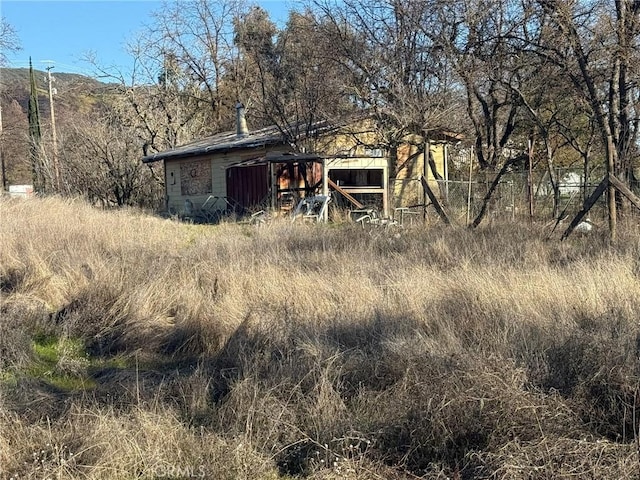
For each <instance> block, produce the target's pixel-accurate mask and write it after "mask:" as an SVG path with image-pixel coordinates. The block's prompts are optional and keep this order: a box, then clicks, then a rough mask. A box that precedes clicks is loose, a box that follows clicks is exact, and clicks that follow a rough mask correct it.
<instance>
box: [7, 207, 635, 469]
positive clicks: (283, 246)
mask: <svg viewBox="0 0 640 480" xmlns="http://www.w3.org/2000/svg"><path fill="white" fill-rule="evenodd" d="M0 211H2V222H0V244H1V245H2V249H0V312H1V315H2V317H1V322H2V324H1V325H0V354H2V356H1V357H0V378H4V379H5V380H3V381H2V385H3V387H2V388H1V389H0V391H1V392H2V397H1V398H2V400H3V403H4V406H3V407H1V408H0V472H7V473H6V474H5V476H6V477H7V478H11V476H16V478H45V477H46V476H49V477H51V478H96V479H97V478H132V477H134V476H138V477H139V478H154V475H155V476H156V477H161V476H163V475H164V474H166V475H164V476H165V477H173V478H181V475H182V477H184V476H187V474H188V473H189V472H188V469H189V468H191V469H194V468H195V469H198V468H202V469H203V471H205V472H206V477H207V478H269V477H270V476H271V477H273V478H276V477H278V476H287V475H302V476H307V477H309V478H314V479H332V478H354V479H355V478H415V477H416V476H421V477H423V478H496V479H498V478H499V479H507V478H523V479H524V478H576V476H577V477H578V478H604V479H607V478H611V479H613V478H616V479H617V478H636V477H637V475H638V472H639V471H640V463H639V462H638V451H637V449H636V448H635V444H634V438H635V432H636V431H637V429H638V419H637V418H638V414H640V410H638V409H637V408H636V403H637V397H638V385H639V382H640V376H639V373H640V372H639V370H638V367H639V364H638V355H639V348H640V347H638V345H639V343H638V342H639V341H638V338H640V336H639V334H640V328H639V325H638V322H637V319H638V315H639V313H640V281H639V279H638V271H639V270H638V258H640V240H639V237H638V235H637V233H638V232H637V231H636V230H633V229H632V228H629V229H628V230H627V231H625V232H623V241H622V242H621V243H620V245H619V246H618V247H616V248H613V249H610V248H607V247H605V244H606V241H605V239H604V236H602V237H600V236H598V234H596V235H593V236H591V237H588V238H587V237H576V238H573V239H571V241H570V242H566V243H562V244H561V243H558V242H556V241H551V242H546V241H545V235H546V234H547V233H548V232H546V231H543V229H542V227H540V226H530V227H522V226H516V225H510V224H506V225H497V226H492V227H490V228H486V229H482V230H480V231H473V232H470V231H467V230H466V229H461V228H441V227H438V226H432V227H429V228H427V229H425V228H416V229H407V230H399V231H393V232H376V233H374V234H370V233H369V232H365V231H362V230H360V229H357V228H354V227H352V226H350V225H338V226H315V225H291V224H290V223H287V222H275V223H272V224H268V225H266V226H264V227H260V228H256V227H252V226H248V225H235V224H222V225H218V226H215V227H211V226H193V225H185V224H180V223H176V222H174V221H170V220H161V219H157V218H153V217H150V216H148V215H145V214H143V213H140V212H135V211H118V212H100V211H96V210H94V209H92V208H90V207H89V206H87V205H85V204H83V203H81V202H73V201H63V200H60V199H44V200H32V201H9V200H1V199H0ZM42 334H47V335H53V336H55V337H61V338H72V339H79V340H81V341H82V342H83V343H84V345H85V346H86V350H87V352H88V353H89V354H90V355H91V364H90V366H87V365H86V364H85V363H83V364H82V368H80V369H75V370H74V369H72V368H71V367H73V366H74V365H76V366H77V365H78V362H77V360H76V359H74V358H73V355H71V354H67V356H66V357H64V359H58V363H59V364H61V365H62V364H63V365H64V366H65V368H66V370H68V371H71V370H73V372H72V373H74V372H75V374H76V375H80V374H82V372H84V374H85V375H90V376H91V380H92V384H91V385H92V387H91V388H89V389H86V390H81V391H80V390H77V389H71V390H67V391H62V390H60V389H54V388H53V387H52V386H51V385H50V383H48V382H47V381H46V378H45V379H41V378H32V377H33V376H31V377H30V375H29V373H28V372H29V368H28V367H29V365H30V364H31V363H32V362H33V361H34V351H33V347H32V343H31V339H32V338H35V336H37V335H42ZM62 360H64V362H63V363H61V362H62ZM78 372H80V373H78ZM69 452H73V453H74V455H73V456H70V453H69ZM34 455H35V456H34ZM180 468H184V469H186V470H185V471H184V472H181V471H180V470H179V469H180ZM200 472H201V471H200V470H196V471H195V472H193V473H195V474H199V473H200ZM2 474H4V473H0V475H2ZM0 478H3V477H0Z"/></svg>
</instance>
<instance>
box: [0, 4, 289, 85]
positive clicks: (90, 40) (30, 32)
mask: <svg viewBox="0 0 640 480" xmlns="http://www.w3.org/2000/svg"><path fill="white" fill-rule="evenodd" d="M212 1H216V0H212ZM255 3H258V4H259V5H261V6H262V7H263V8H265V9H266V10H267V11H269V13H270V15H271V17H272V19H273V20H276V21H282V20H284V19H286V12H287V11H288V10H289V9H291V8H293V5H295V3H296V2H295V0H257V1H256V2H255ZM161 7H162V2H161V1H157V0H66V1H60V0H0V15H1V16H2V17H3V18H4V19H5V21H7V22H8V23H9V24H10V25H11V26H12V27H13V28H14V29H15V30H16V31H17V34H18V38H19V40H20V44H21V46H22V50H21V51H19V52H17V53H16V54H11V55H8V59H9V65H8V66H10V67H27V66H28V62H29V57H31V58H32V61H33V67H34V68H36V69H39V70H43V69H44V68H45V67H46V66H47V65H51V63H47V61H52V62H53V65H54V67H55V71H58V72H69V73H83V74H87V75H91V73H92V71H93V70H92V67H91V66H90V65H89V64H87V63H86V62H84V61H82V58H83V56H84V55H85V54H86V53H87V52H89V51H92V52H94V53H95V54H96V57H97V58H98V60H99V61H100V64H101V65H104V66H118V67H120V69H121V70H123V71H126V70H127V67H128V66H129V65H130V64H131V59H130V57H129V56H128V55H127V53H126V51H125V45H126V43H127V42H128V41H129V40H132V39H133V38H135V36H136V34H137V33H139V32H141V31H143V29H144V28H145V25H149V24H150V23H151V22H152V18H151V13H152V12H154V11H158V10H159V9H160V8H161Z"/></svg>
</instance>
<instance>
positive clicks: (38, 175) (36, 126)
mask: <svg viewBox="0 0 640 480" xmlns="http://www.w3.org/2000/svg"><path fill="white" fill-rule="evenodd" d="M29 80H30V83H31V93H30V95H29V111H28V117H29V144H30V153H31V172H32V174H33V189H34V190H35V192H36V193H43V192H44V188H45V182H44V175H43V171H42V170H43V168H42V148H41V145H40V142H41V140H42V132H41V131H40V107H39V106H38V86H37V85H36V77H35V74H34V73H33V66H32V65H31V57H29Z"/></svg>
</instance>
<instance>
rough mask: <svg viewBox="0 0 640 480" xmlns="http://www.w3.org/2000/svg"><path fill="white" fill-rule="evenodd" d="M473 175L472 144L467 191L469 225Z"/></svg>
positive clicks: (468, 220)
mask: <svg viewBox="0 0 640 480" xmlns="http://www.w3.org/2000/svg"><path fill="white" fill-rule="evenodd" d="M472 175H473V145H471V150H470V152H469V188H468V191H467V223H466V225H467V226H469V222H470V221H471V177H472Z"/></svg>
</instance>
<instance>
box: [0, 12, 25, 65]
mask: <svg viewBox="0 0 640 480" xmlns="http://www.w3.org/2000/svg"><path fill="white" fill-rule="evenodd" d="M20 49H21V46H20V39H19V38H18V34H17V33H16V31H15V29H14V28H13V27H12V26H11V25H10V24H9V23H8V22H7V21H6V20H5V19H4V18H3V17H0V66H2V65H5V64H6V63H7V54H9V53H11V52H17V51H18V50H20Z"/></svg>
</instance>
